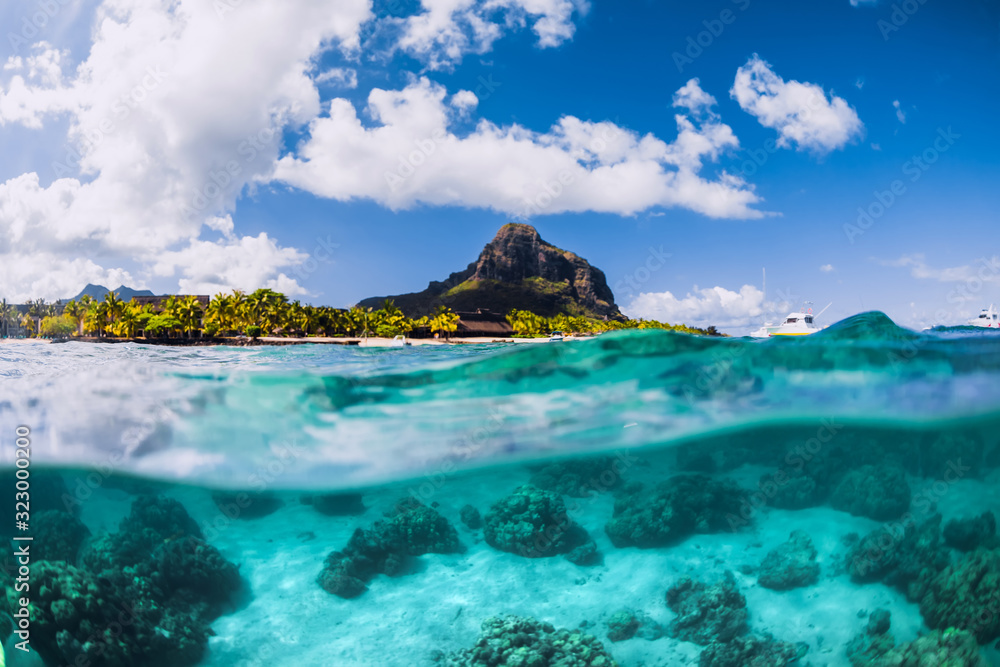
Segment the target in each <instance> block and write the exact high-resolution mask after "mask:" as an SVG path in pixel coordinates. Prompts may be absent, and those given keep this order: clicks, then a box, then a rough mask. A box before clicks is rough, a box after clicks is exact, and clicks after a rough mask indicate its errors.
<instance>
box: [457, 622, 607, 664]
mask: <svg viewBox="0 0 1000 667" xmlns="http://www.w3.org/2000/svg"><path fill="white" fill-rule="evenodd" d="M439 663H440V664H442V665H445V666H446V667H616V665H617V664H618V663H616V662H615V660H614V658H612V657H611V654H610V653H608V652H607V650H606V649H605V648H604V646H603V645H602V644H601V643H600V642H599V641H597V638H595V637H594V636H592V635H588V634H584V633H582V632H577V631H573V630H564V629H560V630H557V629H555V628H554V627H553V626H552V625H550V624H548V623H542V622H540V621H537V620H536V619H534V618H530V617H519V616H506V617H493V618H488V619H486V620H485V621H484V622H483V625H482V634H481V635H480V636H479V639H478V641H476V644H475V646H474V647H472V648H470V649H465V650H462V651H458V652H456V653H452V654H450V655H447V656H441V657H440V659H439Z"/></svg>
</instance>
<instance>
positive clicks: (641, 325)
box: [507, 310, 719, 337]
mask: <svg viewBox="0 0 1000 667" xmlns="http://www.w3.org/2000/svg"><path fill="white" fill-rule="evenodd" d="M507 322H508V323H509V324H510V326H511V327H512V328H513V329H514V333H515V334H516V335H518V336H524V337H533V336H547V335H549V333H551V332H553V331H562V332H563V333H583V334H595V333H601V332H604V331H620V330H623V329H666V330H668V331H679V332H683V333H690V334H702V335H708V336H717V335H719V334H718V331H716V329H715V327H709V328H708V329H698V328H696V327H689V326H687V325H684V324H667V323H666V322H657V321H656V320H642V319H640V320H625V321H619V320H598V319H594V318H590V317H583V316H579V315H566V314H559V315H556V316H555V317H542V316H541V315H537V314H536V313H532V312H530V311H527V310H512V311H510V313H508V315H507Z"/></svg>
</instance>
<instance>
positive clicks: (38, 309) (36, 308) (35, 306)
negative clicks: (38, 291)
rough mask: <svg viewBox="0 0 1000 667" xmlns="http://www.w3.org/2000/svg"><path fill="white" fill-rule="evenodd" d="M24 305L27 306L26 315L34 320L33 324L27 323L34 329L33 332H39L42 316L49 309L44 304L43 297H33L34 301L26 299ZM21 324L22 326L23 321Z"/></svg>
mask: <svg viewBox="0 0 1000 667" xmlns="http://www.w3.org/2000/svg"><path fill="white" fill-rule="evenodd" d="M24 305H26V306H27V307H28V313H27V314H28V316H29V317H30V318H31V319H32V320H33V321H34V324H33V325H30V324H29V325H28V326H29V327H31V328H32V329H33V331H34V333H36V334H37V333H41V331H42V318H43V317H45V316H46V314H47V313H48V311H49V309H48V307H47V306H46V304H45V299H35V300H34V301H27V302H26V303H25V304H24ZM21 326H24V324H23V321H22V324H21Z"/></svg>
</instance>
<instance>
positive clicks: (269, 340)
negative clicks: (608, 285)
mask: <svg viewBox="0 0 1000 667" xmlns="http://www.w3.org/2000/svg"><path fill="white" fill-rule="evenodd" d="M584 338H592V336H585V337H584V336H581V337H579V339H580V340H582V339H584ZM565 340H566V341H569V340H574V338H573V337H567V338H566V339H565ZM69 342H78V343H94V344H100V345H116V344H121V343H136V344H139V345H163V346H168V347H219V346H226V347H261V346H283V345H349V346H352V347H409V346H417V345H484V344H496V343H547V342H549V339H548V338H547V337H543V338H503V337H501V338H493V337H489V336H478V337H477V336H473V337H469V338H452V339H450V340H444V339H440V338H407V339H406V342H407V343H408V344H409V345H403V346H401V345H399V344H398V343H396V342H394V340H393V339H392V338H379V337H376V336H371V337H368V338H342V337H328V336H309V337H305V338H303V337H282V336H261V337H260V338H258V339H257V340H255V341H251V340H249V339H247V338H191V339H185V338H164V339H158V338H150V339H146V338H96V337H93V336H74V337H72V338H61V339H60V338H56V339H53V338H2V339H0V344H6V343H11V344H22V345H23V344H28V343H44V344H56V343H69Z"/></svg>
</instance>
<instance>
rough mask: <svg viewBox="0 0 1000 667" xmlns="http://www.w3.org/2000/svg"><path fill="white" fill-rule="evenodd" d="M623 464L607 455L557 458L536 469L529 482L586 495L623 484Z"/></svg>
mask: <svg viewBox="0 0 1000 667" xmlns="http://www.w3.org/2000/svg"><path fill="white" fill-rule="evenodd" d="M622 465H623V464H622V463H621V461H620V460H618V459H615V458H612V457H609V456H602V457H598V458H586V459H572V460H567V461H559V462H558V463H550V464H549V465H546V466H544V467H543V468H541V469H539V470H538V471H537V472H535V474H533V475H532V476H531V480H530V481H529V483H530V484H531V485H532V486H535V487H537V488H539V489H545V490H546V491H555V492H556V493H561V494H563V495H567V496H572V497H574V498H586V497H587V496H589V495H591V494H593V493H600V492H603V491H608V490H611V489H614V488H616V487H618V486H619V485H620V484H621V483H622V477H621V473H622V470H621V467H622Z"/></svg>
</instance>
